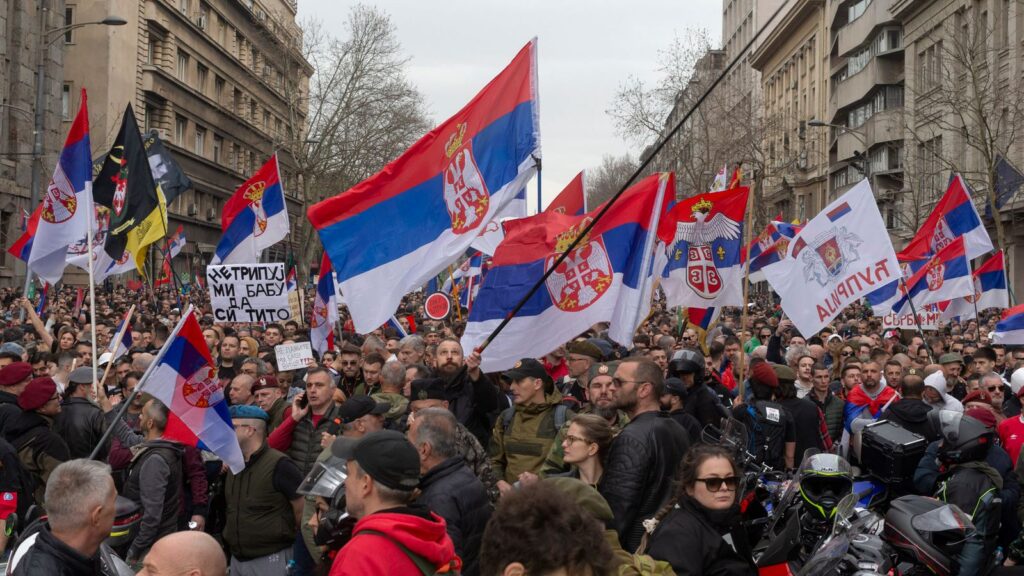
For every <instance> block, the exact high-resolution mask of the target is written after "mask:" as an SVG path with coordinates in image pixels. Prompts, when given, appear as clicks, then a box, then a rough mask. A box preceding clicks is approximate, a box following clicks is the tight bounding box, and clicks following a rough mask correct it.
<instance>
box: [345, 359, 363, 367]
mask: <svg viewBox="0 0 1024 576" xmlns="http://www.w3.org/2000/svg"><path fill="white" fill-rule="evenodd" d="M341 365H342V366H358V365H359V362H358V361H353V362H346V361H344V360H342V361H341Z"/></svg>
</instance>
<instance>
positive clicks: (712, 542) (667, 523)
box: [647, 497, 757, 576]
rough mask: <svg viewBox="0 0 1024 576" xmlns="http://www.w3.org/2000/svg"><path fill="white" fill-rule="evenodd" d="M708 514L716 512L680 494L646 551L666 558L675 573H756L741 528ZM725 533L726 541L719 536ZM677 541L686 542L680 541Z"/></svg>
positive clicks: (697, 575) (716, 575) (717, 575)
mask: <svg viewBox="0 0 1024 576" xmlns="http://www.w3.org/2000/svg"><path fill="white" fill-rule="evenodd" d="M723 512H729V511H723ZM712 514H716V513H714V512H711V513H709V511H707V510H705V509H704V507H702V506H701V505H700V504H698V503H697V502H695V501H694V500H693V499H691V498H688V497H683V499H682V500H680V502H679V505H678V506H676V508H674V509H673V510H672V511H671V512H669V513H668V515H667V516H665V518H663V519H662V520H661V522H659V523H658V527H657V529H655V531H654V534H653V535H652V536H651V540H650V546H649V547H648V550H647V553H648V554H650V555H651V557H653V558H654V559H656V560H665V561H667V562H668V563H669V564H671V565H672V569H673V570H675V572H676V574H685V575H693V576H712V575H714V576H741V575H743V576H746V575H751V576H752V575H754V574H757V570H756V569H755V568H754V563H753V561H752V560H751V558H750V551H749V549H748V547H747V545H746V542H745V538H744V537H743V531H742V530H734V529H733V526H732V525H731V524H730V523H729V522H728V521H724V520H723V521H722V522H715V521H713V520H712V519H711V517H710V515H712ZM723 515H724V514H723ZM731 516H732V517H733V518H738V517H739V514H738V513H736V512H733V513H732V514H731ZM727 534H729V535H730V538H729V541H726V539H725V538H723V536H725V535H727ZM681 542H685V543H686V545H685V546H682V545H680V543H681ZM730 542H731V544H730Z"/></svg>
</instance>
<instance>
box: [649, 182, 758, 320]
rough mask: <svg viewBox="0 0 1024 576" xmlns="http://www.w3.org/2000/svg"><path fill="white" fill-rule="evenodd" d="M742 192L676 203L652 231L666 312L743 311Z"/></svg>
mask: <svg viewBox="0 0 1024 576" xmlns="http://www.w3.org/2000/svg"><path fill="white" fill-rule="evenodd" d="M748 191H749V189H748V188H746V187H740V188H736V189H735V190H727V191H723V192H709V193H706V194H698V195H697V196H694V197H692V198H687V199H686V200H683V201H682V202H679V203H678V204H676V205H675V206H673V207H672V209H671V210H669V212H668V214H666V215H665V218H664V219H662V221H661V224H660V226H659V229H658V239H659V240H661V242H662V244H663V246H664V250H665V252H666V256H667V262H666V264H665V266H664V268H663V269H662V270H660V272H661V277H662V279H661V289H662V290H664V291H665V298H666V302H667V304H668V306H669V307H673V306H687V307H691V306H692V307H695V308H714V307H720V306H742V305H743V265H742V262H741V259H740V252H741V250H742V248H743V217H744V212H745V211H746V208H747V194H748Z"/></svg>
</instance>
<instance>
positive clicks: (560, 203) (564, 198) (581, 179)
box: [544, 171, 587, 216]
mask: <svg viewBox="0 0 1024 576" xmlns="http://www.w3.org/2000/svg"><path fill="white" fill-rule="evenodd" d="M544 211H545V212H558V213H559V214H568V215H569V216H580V215H582V214H586V212H587V181H586V174H585V172H582V171H581V172H580V173H579V174H577V175H576V177H575V178H573V179H572V181H570V182H569V184H568V185H567V186H566V187H565V188H563V189H562V191H561V192H559V193H558V196H555V199H554V200H552V201H551V204H548V207H547V208H545V209H544Z"/></svg>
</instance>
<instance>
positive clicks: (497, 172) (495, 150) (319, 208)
mask: <svg viewBox="0 0 1024 576" xmlns="http://www.w3.org/2000/svg"><path fill="white" fill-rule="evenodd" d="M536 56H537V42H536V40H533V41H531V42H530V43H529V44H527V45H526V46H525V47H524V48H523V49H522V50H521V51H520V52H519V54H518V55H516V57H515V59H513V60H512V63H511V64H509V65H508V67H507V68H505V70H503V71H502V72H501V73H500V74H499V75H498V76H497V77H496V78H494V79H493V80H492V81H491V82H490V83H489V84H487V86H485V87H484V89H483V90H482V91H481V92H480V93H479V94H477V95H476V96H475V97H474V98H473V99H472V100H471V101H470V102H469V104H467V105H466V106H465V107H464V108H463V109H462V110H460V111H459V112H457V113H456V114H455V115H454V116H452V117H451V118H449V119H448V120H446V121H445V122H443V123H442V124H441V125H440V126H438V127H437V128H435V129H433V130H432V131H430V132H429V133H428V134H427V135H426V136H424V137H423V138H420V139H419V140H418V141H417V142H416V143H415V144H413V145H412V147H410V148H409V149H408V150H406V151H405V153H403V154H402V155H401V156H399V157H398V158H397V159H396V160H394V161H392V162H391V163H390V164H388V165H387V166H385V167H384V168H383V169H382V170H381V171H380V172H378V173H377V174H375V175H374V176H372V177H370V178H369V179H367V180H364V181H363V182H361V183H359V184H357V185H356V186H355V187H353V188H351V189H349V190H347V191H345V192H343V193H341V194H339V195H337V196H335V197H333V198H329V199H327V200H324V201H323V202H320V203H318V204H316V205H314V206H311V207H310V208H309V210H308V215H309V220H310V222H312V224H313V226H314V227H315V228H316V229H317V231H318V232H319V234H320V240H321V241H322V242H323V245H324V249H325V250H326V251H327V253H328V254H329V255H330V258H331V262H332V263H333V264H334V267H335V271H336V273H337V275H338V282H339V284H340V286H341V290H342V292H343V293H344V294H345V298H346V300H347V304H348V307H349V311H350V312H351V314H352V320H353V323H354V326H355V329H356V331H357V332H359V333H363V334H366V333H369V332H371V331H373V330H374V329H376V328H377V327H379V326H381V325H382V324H384V323H385V322H387V320H388V318H390V317H391V315H392V314H394V312H395V310H396V309H397V308H398V305H399V303H400V302H401V301H402V297H403V296H404V295H405V294H407V293H408V292H411V291H413V290H415V289H417V288H419V287H420V286H422V285H423V284H425V283H426V282H427V280H429V279H430V278H431V277H432V276H434V275H436V274H438V273H439V272H440V271H441V270H443V269H444V268H446V267H447V266H448V265H449V264H451V263H452V262H454V261H455V260H456V259H457V258H458V257H459V256H460V255H462V254H463V253H465V251H466V249H467V248H469V246H470V244H472V243H473V241H474V240H475V239H476V238H477V237H478V236H479V235H480V234H481V233H482V232H483V231H484V230H485V229H486V228H487V227H488V226H489V225H490V224H491V223H492V220H493V219H494V217H495V215H496V214H499V213H501V211H502V209H503V208H504V207H505V205H506V204H508V203H509V202H511V201H512V199H513V198H515V197H516V196H517V195H518V194H519V192H520V191H521V190H522V189H523V187H524V186H525V185H526V183H527V182H528V181H529V180H530V179H531V178H532V177H533V176H534V174H535V173H536V171H537V162H538V161H539V159H540V123H539V118H540V111H539V109H538V101H537V68H536ZM371 245H372V249H368V248H369V247H371Z"/></svg>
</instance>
